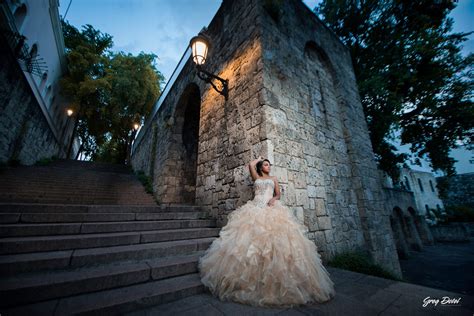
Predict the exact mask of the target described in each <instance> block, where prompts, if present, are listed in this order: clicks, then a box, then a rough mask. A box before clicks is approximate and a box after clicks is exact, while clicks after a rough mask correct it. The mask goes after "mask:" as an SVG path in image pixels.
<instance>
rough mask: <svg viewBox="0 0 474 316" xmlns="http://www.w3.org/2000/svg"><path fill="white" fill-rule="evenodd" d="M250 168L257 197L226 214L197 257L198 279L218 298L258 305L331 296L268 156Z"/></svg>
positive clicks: (324, 272)
mask: <svg viewBox="0 0 474 316" xmlns="http://www.w3.org/2000/svg"><path fill="white" fill-rule="evenodd" d="M255 167H256V168H255ZM255 169H257V170H255ZM249 170H250V174H251V176H252V179H253V180H254V181H255V182H254V191H255V197H254V199H253V200H250V201H248V202H247V203H246V204H244V205H242V206H240V207H239V208H237V209H236V210H234V211H233V212H231V213H230V214H229V215H228V220H227V225H225V226H224V227H223V228H222V229H221V231H220V234H219V237H218V238H217V239H216V240H214V242H213V243H212V244H211V246H210V247H209V248H208V249H207V251H206V252H205V254H204V255H203V256H202V257H201V258H200V259H199V263H198V267H199V273H200V276H201V281H202V283H203V284H204V285H205V286H206V287H208V288H209V290H210V291H211V293H212V294H213V295H214V296H217V297H219V299H221V300H222V301H234V302H239V303H243V304H249V305H253V306H261V307H291V306H297V305H303V304H309V303H322V302H325V301H328V300H330V299H332V298H333V297H334V296H335V290H334V283H333V282H332V281H331V279H330V278H329V273H328V271H327V270H326V269H325V267H324V266H323V265H322V262H321V256H320V255H319V253H318V252H317V248H316V245H315V244H314V243H313V242H312V241H311V240H309V239H308V238H307V237H306V236H305V235H304V232H305V228H304V226H302V225H301V224H299V223H298V222H297V219H296V218H295V217H294V215H293V213H292V212H291V211H290V210H289V209H288V208H287V207H286V206H285V205H283V204H282V203H281V202H280V200H279V198H280V188H279V185H278V181H277V179H276V177H271V176H270V161H269V160H268V159H263V158H262V157H259V158H257V159H255V160H254V161H252V162H250V164H249ZM274 193H275V195H274Z"/></svg>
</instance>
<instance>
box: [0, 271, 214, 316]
mask: <svg viewBox="0 0 474 316" xmlns="http://www.w3.org/2000/svg"><path fill="white" fill-rule="evenodd" d="M203 291H205V288H204V285H203V284H202V283H201V281H200V278H199V275H198V274H197V273H194V274H187V275H183V276H178V277H173V278H168V279H164V280H157V281H151V282H146V283H141V284H136V285H131V286H127V287H121V288H117V289H112V290H105V291H100V292H94V293H88V294H82V295H76V296H72V297H68V298H63V299H59V300H58V299H56V300H49V301H44V302H42V303H37V304H30V305H26V306H21V307H18V308H12V309H6V310H4V314H5V315H8V316H10V315H55V316H60V315H71V313H73V314H82V315H121V314H124V313H126V312H131V311H134V310H138V309H142V308H144V307H147V306H154V305H158V304H164V303H167V302H171V301H174V300H178V299H181V298H184V297H186V296H190V295H195V294H199V293H202V292H203ZM2 314H3V313H2Z"/></svg>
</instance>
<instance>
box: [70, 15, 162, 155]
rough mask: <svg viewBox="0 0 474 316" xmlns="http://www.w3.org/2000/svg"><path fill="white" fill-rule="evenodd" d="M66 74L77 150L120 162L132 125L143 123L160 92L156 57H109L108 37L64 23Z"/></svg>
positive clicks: (90, 27)
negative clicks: (75, 115)
mask: <svg viewBox="0 0 474 316" xmlns="http://www.w3.org/2000/svg"><path fill="white" fill-rule="evenodd" d="M63 32H64V41H65V45H66V58H67V62H68V72H67V74H66V75H65V76H64V77H63V78H62V79H61V87H62V93H63V94H64V95H65V96H66V97H67V98H68V99H69V100H70V102H71V107H72V108H73V109H74V110H75V113H77V115H78V116H77V117H78V120H77V126H76V133H77V135H78V136H79V138H80V142H81V150H82V152H83V153H85V154H86V155H87V156H90V157H92V159H93V160H96V161H109V162H116V163H123V162H124V161H125V160H126V159H127V149H128V147H129V146H130V141H131V137H132V136H133V133H134V131H133V125H134V123H139V124H142V123H143V122H144V120H145V117H146V116H148V115H149V114H150V112H151V110H152V107H153V105H154V103H155V102H156V100H157V98H158V96H159V94H160V93H161V84H162V83H163V81H164V77H163V75H162V74H161V73H160V72H159V71H158V70H157V69H156V68H155V66H154V62H155V59H156V57H157V56H156V55H154V54H145V53H143V52H142V53H140V54H138V55H137V56H133V55H131V54H126V53H123V52H119V53H113V52H111V51H110V49H111V47H112V46H113V40H112V37H111V36H110V35H109V34H104V33H101V32H100V31H99V30H96V29H94V27H93V26H91V25H86V26H84V27H83V28H82V31H79V30H78V29H76V28H75V27H74V26H72V25H70V24H69V23H68V22H63Z"/></svg>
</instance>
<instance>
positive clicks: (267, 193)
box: [253, 179, 275, 207]
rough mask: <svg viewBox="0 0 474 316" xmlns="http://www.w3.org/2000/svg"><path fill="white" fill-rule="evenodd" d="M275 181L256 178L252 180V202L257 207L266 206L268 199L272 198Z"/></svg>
mask: <svg viewBox="0 0 474 316" xmlns="http://www.w3.org/2000/svg"><path fill="white" fill-rule="evenodd" d="M274 189H275V183H274V182H273V179H257V180H255V182H254V192H255V197H254V199H253V202H254V203H255V204H256V205H257V206H259V207H265V206H267V203H268V201H270V200H271V199H272V198H273V191H274Z"/></svg>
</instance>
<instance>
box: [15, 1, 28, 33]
mask: <svg viewBox="0 0 474 316" xmlns="http://www.w3.org/2000/svg"><path fill="white" fill-rule="evenodd" d="M27 13H28V9H27V7H26V4H24V3H23V4H22V5H20V6H19V7H18V8H16V10H15V12H14V13H13V17H14V18H15V25H16V27H17V29H18V30H20V29H21V27H22V26H23V23H24V22H25V18H26V14H27Z"/></svg>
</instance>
